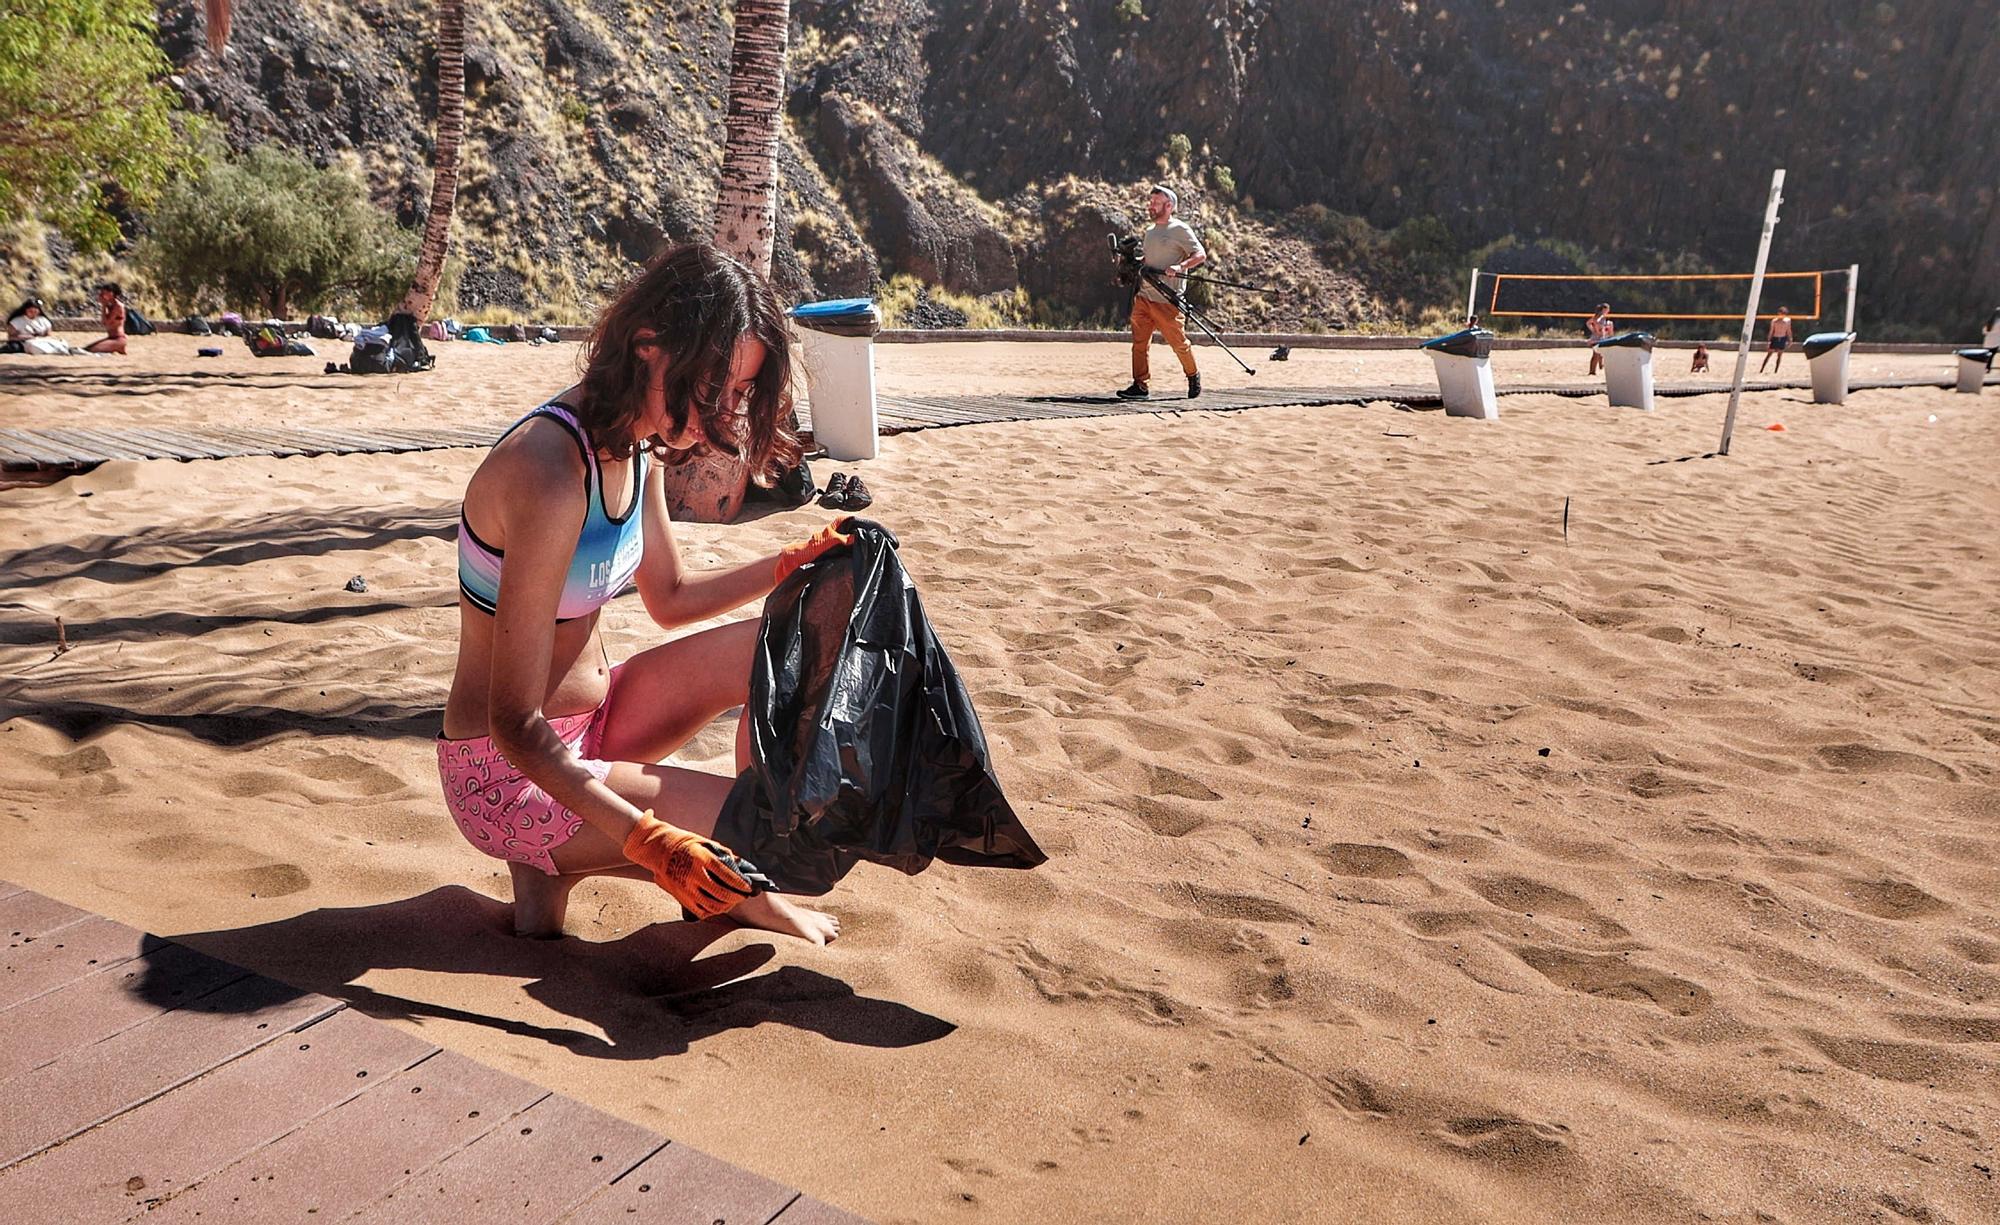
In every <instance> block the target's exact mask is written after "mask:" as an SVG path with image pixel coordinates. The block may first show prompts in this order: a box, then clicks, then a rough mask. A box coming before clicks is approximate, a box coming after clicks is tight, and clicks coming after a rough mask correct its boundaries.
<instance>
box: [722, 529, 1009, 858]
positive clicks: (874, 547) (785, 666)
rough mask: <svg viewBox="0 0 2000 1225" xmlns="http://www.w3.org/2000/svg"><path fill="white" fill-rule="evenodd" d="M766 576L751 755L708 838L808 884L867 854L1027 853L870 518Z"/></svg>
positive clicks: (928, 632) (890, 542)
mask: <svg viewBox="0 0 2000 1225" xmlns="http://www.w3.org/2000/svg"><path fill="white" fill-rule="evenodd" d="M848 527H849V530H850V531H852V532H853V534H854V544H853V545H852V547H849V548H841V549H835V550H834V551H832V552H830V553H827V554H824V555H823V556H821V557H819V558H817V559H815V560H814V561H812V562H810V563H808V564H807V565H805V566H802V567H800V569H799V570H798V572H797V573H795V574H793V575H792V576H791V577H789V578H787V579H786V580H785V581H784V582H783V583H781V584H779V586H778V589H777V590H776V591H774V592H772V593H771V595H770V597H769V598H768V599H766V600H765V602H764V619H763V621H762V623H761V624H760V625H759V627H758V637H757V646H756V649H755V652H754V654H753V655H752V656H751V664H750V700H749V702H748V703H747V704H746V705H745V707H744V715H743V718H744V722H745V723H747V724H748V725H749V728H750V748H751V760H752V763H753V764H752V765H751V767H750V769H748V770H746V771H744V772H743V774H742V775H741V776H740V777H739V778H737V780H736V785H735V786H734V787H733V788H732V789H731V790H730V793H729V798H728V800H727V801H725V802H724V804H723V807H722V815H721V817H720V818H719V819H718V821H717V822H716V827H715V839H716V841H718V842H720V843H722V844H723V845H724V846H726V847H728V848H729V849H730V850H731V851H734V852H735V853H736V854H738V855H740V856H742V857H743V858H745V859H748V860H749V861H750V862H752V863H754V864H756V865H757V867H758V869H759V870H760V871H762V872H763V873H764V874H765V875H766V876H768V877H769V878H770V879H771V880H772V881H773V882H775V883H776V884H777V886H778V888H780V889H782V890H784V891H786V892H788V893H805V894H814V895H817V894H823V893H825V892H827V891H828V890H829V889H831V888H832V887H833V885H834V882H836V881H838V880H839V879H840V878H841V877H843V876H845V875H846V874H847V872H848V870H849V869H850V868H852V867H853V866H854V865H855V864H856V863H859V862H861V861H862V860H866V861H868V862H870V863H879V864H882V865H885V866H887V867H891V868H895V869H897V870H899V871H902V872H906V873H909V874H910V875H913V876H914V875H915V874H917V873H918V872H921V871H923V870H924V869H925V868H927V867H929V866H930V864H931V862H932V861H933V860H937V859H941V860H943V861H944V862H946V863H949V864H958V865H960V866H964V867H984V868H1032V867H1035V866H1036V865H1038V864H1040V863H1043V862H1045V861H1046V860H1047V858H1048V856H1047V855H1045V854H1043V853H1042V849H1041V848H1040V847H1039V846H1037V845H1035V840H1034V838H1033V837H1032V836H1030V835H1029V833H1028V831H1027V829H1026V827H1024V826H1023V825H1022V824H1021V821H1020V818H1018V817H1017V816H1015V815H1014V810H1013V808H1012V807H1011V806H1010V805H1009V804H1008V803H1007V797H1006V796H1005V795H1003V794H1001V791H1000V783H999V780H998V779H996V778H995V777H994V775H993V767H992V764H991V761H990V758H989V755H988V752H987V748H986V736H985V733H984V732H983V731H982V730H981V729H980V726H979V716H978V714H976V713H975V712H974V711H973V708H972V698H971V695H970V694H969V693H968V692H967V691H966V688H965V684H964V682H963V681H962V680H961V679H960V678H959V675H958V670H957V669H956V668H955V667H953V665H952V662H951V658H950V657H949V656H948V655H946V654H945V650H944V647H943V645H942V644H940V643H939V642H938V638H937V634H936V633H935V632H934V631H933V630H932V628H931V623H930V619H929V618H928V617H927V616H925V614H924V606H923V601H922V600H920V599H919V598H918V596H917V588H916V584H915V583H914V582H912V581H911V579H910V576H909V574H908V573H906V572H905V571H904V569H903V564H902V560H901V559H900V558H899V557H898V556H897V554H896V538H895V537H894V536H892V535H890V534H889V532H888V531H887V530H886V529H885V528H883V527H882V525H881V524H879V523H875V522H872V521H870V520H867V519H855V520H851V521H850V522H849V524H848Z"/></svg>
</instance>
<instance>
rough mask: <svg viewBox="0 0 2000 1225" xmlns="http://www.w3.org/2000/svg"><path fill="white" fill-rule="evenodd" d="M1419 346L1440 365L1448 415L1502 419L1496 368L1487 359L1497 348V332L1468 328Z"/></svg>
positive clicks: (1440, 380)
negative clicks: (1494, 386)
mask: <svg viewBox="0 0 2000 1225" xmlns="http://www.w3.org/2000/svg"><path fill="white" fill-rule="evenodd" d="M1418 347H1419V348H1421V349H1423V350H1424V351H1425V352H1426V353H1429V354H1430V355H1431V364H1432V365H1434V366H1436V367H1437V378H1438V391H1439V392H1440V393H1442V395H1443V397H1444V411H1445V415H1446V416H1448V417H1475V418H1477V419H1479V420H1481V421H1497V420H1498V419H1499V417H1500V402H1499V401H1498V400H1497V399H1495V398H1494V395H1493V369H1492V366H1491V365H1490V364H1489V363H1488V361H1487V358H1488V356H1489V355H1490V354H1491V353H1492V352H1493V333H1491V332H1489V331H1487V330H1486V329H1485V328H1465V329H1464V330H1462V331H1457V332H1453V333H1452V334H1451V335H1449V336H1439V337H1437V338H1436V339H1434V340H1426V341H1424V342H1423V344H1421V345H1419V346H1418Z"/></svg>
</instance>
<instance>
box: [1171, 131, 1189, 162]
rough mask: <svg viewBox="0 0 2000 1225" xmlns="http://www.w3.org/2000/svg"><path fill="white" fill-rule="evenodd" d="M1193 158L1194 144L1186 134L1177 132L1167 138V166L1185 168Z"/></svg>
mask: <svg viewBox="0 0 2000 1225" xmlns="http://www.w3.org/2000/svg"><path fill="white" fill-rule="evenodd" d="M1193 156H1194V142H1193V141H1191V140H1189V139H1188V137H1187V133H1186V132H1175V133H1174V134H1173V135H1171V136H1169V137H1167V165H1169V166H1185V165H1187V164H1188V159H1189V158H1190V157H1193Z"/></svg>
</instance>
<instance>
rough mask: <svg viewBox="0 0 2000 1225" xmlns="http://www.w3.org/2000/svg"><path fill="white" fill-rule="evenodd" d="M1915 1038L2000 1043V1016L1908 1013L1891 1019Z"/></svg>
mask: <svg viewBox="0 0 2000 1225" xmlns="http://www.w3.org/2000/svg"><path fill="white" fill-rule="evenodd" d="M1889 1020H1890V1022H1891V1023H1892V1024H1893V1025H1895V1027H1896V1028H1897V1029H1900V1030H1902V1031H1903V1032H1904V1033H1906V1034H1908V1035H1909V1036H1910V1037H1912V1038H1927V1039H1929V1040H1930V1041H1932V1042H2000V1017H1980V1016H1971V1017H1961V1016H1953V1015H1951V1014H1949V1013H1947V1014H1944V1015H1942V1016H1930V1015H1927V1014H1924V1013H1914V1012H1906V1013H1901V1014H1899V1015H1897V1016H1893V1017H1890V1018H1889Z"/></svg>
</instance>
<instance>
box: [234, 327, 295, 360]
mask: <svg viewBox="0 0 2000 1225" xmlns="http://www.w3.org/2000/svg"><path fill="white" fill-rule="evenodd" d="M243 343H244V344H247V345H249V346H250V352H251V353H253V354H255V355H256V356H258V357H284V356H285V355H286V354H285V333H284V331H283V330H282V329H281V328H277V327H273V326H271V325H270V324H268V323H261V324H258V325H257V326H256V327H254V328H252V329H250V330H249V331H248V332H247V333H245V334H244V337H243Z"/></svg>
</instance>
